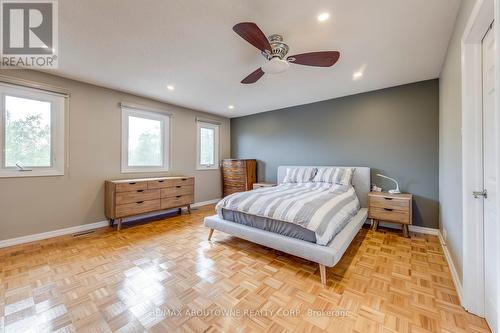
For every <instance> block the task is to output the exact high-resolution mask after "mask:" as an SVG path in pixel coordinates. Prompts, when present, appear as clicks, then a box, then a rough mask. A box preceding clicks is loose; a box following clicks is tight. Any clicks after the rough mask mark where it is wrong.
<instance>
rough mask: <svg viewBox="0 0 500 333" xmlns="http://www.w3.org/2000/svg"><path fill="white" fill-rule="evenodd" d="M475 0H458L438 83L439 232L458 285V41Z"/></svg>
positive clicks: (460, 101) (459, 159)
mask: <svg viewBox="0 0 500 333" xmlns="http://www.w3.org/2000/svg"><path fill="white" fill-rule="evenodd" d="M475 3H476V0H462V4H461V6H460V11H459V13H458V17H457V21H456V23H455V29H454V32H453V36H452V38H451V40H450V44H449V46H448V52H447V55H446V59H445V62H444V64H443V69H442V72H441V76H440V79H439V201H440V229H441V232H442V233H443V232H444V230H446V234H447V239H446V245H447V247H448V250H449V251H450V254H451V256H452V259H453V262H454V264H455V267H456V269H457V273H458V275H459V278H460V281H462V276H463V274H462V257H463V253H462V245H463V244H462V223H463V219H462V181H461V179H462V147H461V141H462V138H461V128H462V123H461V112H462V81H461V75H462V72H461V38H462V34H463V31H464V29H465V25H466V24H467V20H468V19H469V16H470V14H471V12H472V9H473V7H474V4H475Z"/></svg>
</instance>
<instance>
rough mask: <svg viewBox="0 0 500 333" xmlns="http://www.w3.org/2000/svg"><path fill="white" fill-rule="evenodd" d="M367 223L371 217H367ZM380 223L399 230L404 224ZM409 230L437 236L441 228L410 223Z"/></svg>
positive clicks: (382, 225)
mask: <svg viewBox="0 0 500 333" xmlns="http://www.w3.org/2000/svg"><path fill="white" fill-rule="evenodd" d="M365 223H366V224H371V219H367V220H366V222H365ZM378 225H379V226H380V227H384V228H391V229H398V230H401V228H402V225H401V224H399V223H389V222H380V223H379V224H378ZM409 230H410V232H416V233H419V234H427V235H434V236H437V235H438V234H439V229H434V228H426V227H419V226H418V225H410V226H409Z"/></svg>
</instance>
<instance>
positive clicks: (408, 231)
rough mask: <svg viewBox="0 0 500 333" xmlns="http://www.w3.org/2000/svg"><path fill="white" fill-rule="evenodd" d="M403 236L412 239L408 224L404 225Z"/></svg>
mask: <svg viewBox="0 0 500 333" xmlns="http://www.w3.org/2000/svg"><path fill="white" fill-rule="evenodd" d="M403 236H405V237H407V238H409V237H410V229H409V227H408V224H403Z"/></svg>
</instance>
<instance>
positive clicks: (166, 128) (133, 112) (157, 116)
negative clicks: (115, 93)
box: [121, 105, 171, 173]
mask: <svg viewBox="0 0 500 333" xmlns="http://www.w3.org/2000/svg"><path fill="white" fill-rule="evenodd" d="M130 116H132V117H138V118H144V119H150V120H157V121H160V122H161V135H162V140H161V143H162V150H163V152H162V155H163V165H162V166H129V165H128V125H129V117H130ZM170 124H171V119H170V115H168V114H164V113H161V112H152V111H146V110H143V109H139V108H138V107H132V106H124V105H122V160H121V172H122V173H133V172H166V171H168V170H169V166H170V133H171V130H170V129H171V128H170Z"/></svg>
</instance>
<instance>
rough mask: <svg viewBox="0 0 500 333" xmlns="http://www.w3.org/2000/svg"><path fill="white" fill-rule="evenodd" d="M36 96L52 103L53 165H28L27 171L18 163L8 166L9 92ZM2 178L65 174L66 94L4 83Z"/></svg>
mask: <svg viewBox="0 0 500 333" xmlns="http://www.w3.org/2000/svg"><path fill="white" fill-rule="evenodd" d="M6 95H8V96H13V97H20V98H27V99H33V100H37V101H44V102H49V103H50V104H51V114H50V120H51V124H50V130H51V133H50V134H51V146H50V147H51V165H50V166H49V167H33V166H24V165H22V167H24V168H25V170H24V171H22V170H20V169H19V168H17V167H7V166H5V151H6V149H5V141H6V137H5V136H6V133H5V131H4V126H5V115H6V112H5V96H6ZM0 99H1V102H0V103H1V108H0V149H1V151H0V178H7V177H11V178H15V177H45V176H63V175H64V171H65V170H64V169H65V141H66V140H65V113H66V96H64V95H61V94H57V93H52V92H48V91H44V90H39V89H32V88H27V87H22V86H17V85H12V84H5V83H0Z"/></svg>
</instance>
